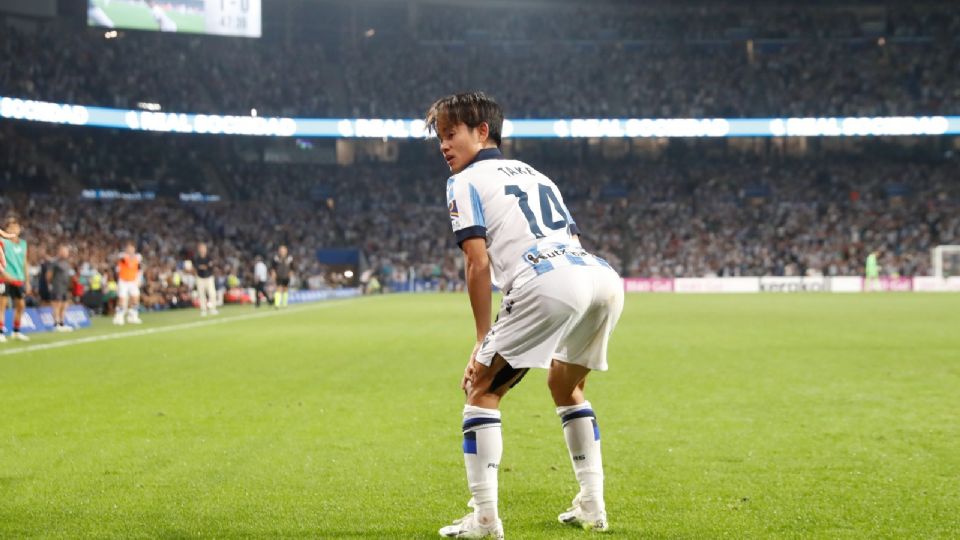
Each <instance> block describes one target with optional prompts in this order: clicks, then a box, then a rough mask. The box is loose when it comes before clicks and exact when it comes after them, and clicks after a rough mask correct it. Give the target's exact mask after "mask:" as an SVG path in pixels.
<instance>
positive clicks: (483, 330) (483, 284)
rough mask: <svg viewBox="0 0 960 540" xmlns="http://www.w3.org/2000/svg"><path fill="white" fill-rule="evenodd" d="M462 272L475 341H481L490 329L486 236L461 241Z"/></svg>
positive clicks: (490, 291) (488, 259)
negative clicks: (474, 328)
mask: <svg viewBox="0 0 960 540" xmlns="http://www.w3.org/2000/svg"><path fill="white" fill-rule="evenodd" d="M461 247H462V249H463V255H464V262H465V267H464V274H465V276H466V279H467V292H468V294H469V295H470V307H471V308H472V309H473V321H474V326H475V327H476V330H477V343H481V342H482V341H483V338H484V337H486V335H487V333H488V332H489V331H490V312H491V303H492V300H491V295H492V287H491V282H490V257H489V256H488V255H487V240H486V238H481V237H474V238H468V239H466V240H464V241H463V244H462V245H461Z"/></svg>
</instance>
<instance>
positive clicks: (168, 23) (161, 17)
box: [147, 1, 177, 32]
mask: <svg viewBox="0 0 960 540" xmlns="http://www.w3.org/2000/svg"><path fill="white" fill-rule="evenodd" d="M147 5H148V6H149V7H150V15H152V16H153V20H155V21H157V26H159V27H160V31H161V32H176V31H177V23H175V22H173V19H171V18H170V16H169V15H167V12H166V11H164V10H163V8H162V7H161V6H160V4H158V3H157V2H152V1H150V2H147Z"/></svg>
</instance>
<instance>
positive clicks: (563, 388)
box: [547, 369, 584, 406]
mask: <svg viewBox="0 0 960 540" xmlns="http://www.w3.org/2000/svg"><path fill="white" fill-rule="evenodd" d="M570 375H571V374H569V373H566V372H565V371H564V370H562V369H551V370H550V371H549V372H548V373H547V387H548V388H549V389H550V395H551V396H552V397H553V402H554V403H555V404H557V406H568V405H576V404H577V403H580V402H582V401H583V385H582V382H583V380H584V379H583V377H571V376H570Z"/></svg>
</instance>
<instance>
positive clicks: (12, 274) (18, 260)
mask: <svg viewBox="0 0 960 540" xmlns="http://www.w3.org/2000/svg"><path fill="white" fill-rule="evenodd" d="M4 229H5V230H6V232H7V233H9V235H8V236H9V237H7V236H4V237H3V238H2V240H0V242H2V245H3V249H2V250H0V251H3V259H4V267H3V270H2V277H3V287H4V292H3V294H0V342H3V341H6V340H7V336H6V335H5V333H4V325H5V324H6V314H7V298H10V299H11V300H13V335H12V337H13V339H17V340H20V341H30V338H29V337H27V335H26V334H24V333H22V332H20V319H21V318H22V317H23V311H24V309H26V307H27V303H26V300H25V298H26V296H27V295H28V294H30V280H29V279H28V276H27V241H26V240H24V239H23V238H20V233H21V232H22V229H21V227H20V222H19V221H17V219H16V218H8V219H7V223H6V224H5V226H4Z"/></svg>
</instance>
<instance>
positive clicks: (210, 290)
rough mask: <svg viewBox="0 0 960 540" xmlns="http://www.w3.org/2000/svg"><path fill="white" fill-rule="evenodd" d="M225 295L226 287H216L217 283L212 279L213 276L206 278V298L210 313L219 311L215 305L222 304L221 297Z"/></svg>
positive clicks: (213, 313) (214, 313)
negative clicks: (208, 302) (208, 301)
mask: <svg viewBox="0 0 960 540" xmlns="http://www.w3.org/2000/svg"><path fill="white" fill-rule="evenodd" d="M225 295H226V289H219V290H218V289H217V284H216V282H215V281H214V278H212V277H211V278H210V279H208V280H207V298H209V299H210V306H209V309H210V314H211V315H216V314H218V313H220V312H219V311H217V306H220V305H223V299H224V297H225Z"/></svg>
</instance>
